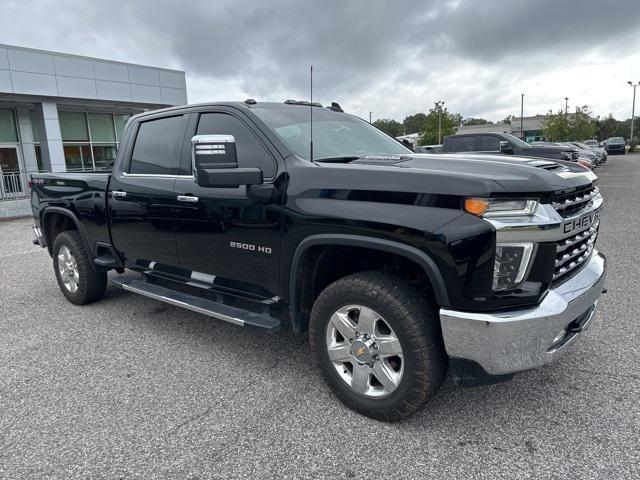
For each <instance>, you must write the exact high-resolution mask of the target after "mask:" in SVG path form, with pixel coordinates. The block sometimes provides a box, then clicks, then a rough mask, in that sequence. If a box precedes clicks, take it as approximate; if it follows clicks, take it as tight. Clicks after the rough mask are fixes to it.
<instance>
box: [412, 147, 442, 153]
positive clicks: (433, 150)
mask: <svg viewBox="0 0 640 480" xmlns="http://www.w3.org/2000/svg"><path fill="white" fill-rule="evenodd" d="M415 152H416V153H442V145H420V146H418V147H416V148H415Z"/></svg>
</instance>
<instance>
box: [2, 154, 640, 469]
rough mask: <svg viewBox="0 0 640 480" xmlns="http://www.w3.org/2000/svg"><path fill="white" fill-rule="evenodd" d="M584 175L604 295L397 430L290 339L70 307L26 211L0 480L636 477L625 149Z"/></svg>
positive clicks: (637, 204)
mask: <svg viewBox="0 0 640 480" xmlns="http://www.w3.org/2000/svg"><path fill="white" fill-rule="evenodd" d="M597 173H598V175H599V176H600V182H601V183H600V185H601V190H602V191H603V194H604V196H605V201H606V204H605V211H604V213H603V216H602V220H601V222H602V223H601V234H600V237H599V240H598V244H597V248H598V249H599V250H601V251H603V252H604V253H605V254H606V255H607V257H608V260H609V281H608V293H607V294H606V295H604V296H603V297H602V300H601V302H600V304H599V310H598V313H597V316H596V318H595V321H594V323H593V326H592V328H591V329H590V330H589V332H588V333H587V334H586V335H585V337H584V338H583V339H582V341H581V342H579V343H578V344H576V345H575V346H574V348H573V349H572V350H571V351H570V352H568V353H567V355H565V356H564V357H563V358H562V359H561V360H560V361H559V362H558V363H556V364H553V365H550V366H547V367H545V368H543V369H540V370H536V371H532V372H527V373H522V374H519V375H517V376H516V377H515V378H514V379H513V380H512V381H511V382H509V383H504V384H499V385H492V386H485V387H481V388H475V389H463V388H459V387H456V386H455V385H453V384H452V382H451V380H450V379H448V380H447V383H446V384H445V385H444V387H443V388H442V390H441V392H440V393H439V395H438V396H437V397H436V398H435V399H434V400H433V401H432V402H431V403H430V404H429V405H428V407H427V408H426V409H425V410H424V411H423V412H421V413H419V414H417V415H415V416H413V417H411V418H410V419H408V420H406V421H404V422H401V423H396V424H384V423H379V422H376V421H373V420H370V419H368V418H365V417H362V416H360V415H358V414H356V413H354V412H352V411H350V410H348V409H347V408H345V407H343V406H342V405H341V404H340V403H339V402H338V401H337V400H336V399H335V398H334V397H333V396H332V395H331V393H330V392H329V390H328V389H327V387H325V385H324V384H323V382H322V381H321V379H320V377H319V374H318V373H317V372H316V371H315V368H314V367H313V366H312V362H311V356H310V354H309V351H308V344H307V342H306V339H304V338H296V337H294V336H293V335H292V334H291V333H288V332H286V333H282V334H277V335H273V336H269V335H266V334H255V333H249V332H244V331H243V330H242V329H240V328H238V327H235V326H232V325H228V324H225V323H223V322H218V321H215V320H212V319H209V318H208V317H205V316H201V315H198V314H195V313H191V312H187V311H183V310H180V309H177V308H174V307H171V306H167V305H164V304H161V303H158V302H156V301H153V300H149V299H146V298H143V297H140V296H136V295H133V294H129V293H125V292H122V291H120V290H118V289H117V288H115V287H113V286H111V287H110V288H109V291H108V293H107V296H106V297H105V299H104V300H102V301H101V302H99V303H97V304H94V305H91V306H86V307H77V306H74V305H72V304H70V303H69V302H67V301H66V300H65V298H64V297H63V296H62V294H61V293H60V291H59V289H58V286H57V284H56V281H55V277H54V274H53V270H52V266H51V259H50V258H49V256H48V255H47V253H46V251H44V250H42V249H40V248H39V247H35V246H33V245H32V244H31V231H30V225H31V221H30V220H28V219H26V220H15V221H8V222H2V223H0V286H1V288H0V478H7V479H19V478H64V479H71V478H83V479H84V478H109V479H125V478H126V479H130V478H144V479H152V478H183V479H186V478H189V479H196V478H199V479H204V478H225V479H226V478H279V479H282V478H347V479H348V478H356V479H360V478H362V479H371V478H438V479H443V478H492V479H493V478H535V479H539V478H584V479H587V478H593V479H602V478H639V477H640V348H639V347H638V344H639V342H640V320H639V317H638V313H637V312H638V311H640V294H639V293H638V285H640V268H639V264H640V253H639V252H640V222H639V221H638V218H640V154H636V155H626V156H612V157H610V159H609V162H608V164H607V165H606V166H605V167H604V168H602V169H600V170H598V171H597Z"/></svg>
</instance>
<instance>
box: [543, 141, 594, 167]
mask: <svg viewBox="0 0 640 480" xmlns="http://www.w3.org/2000/svg"><path fill="white" fill-rule="evenodd" d="M531 146H532V147H534V148H550V147H557V148H564V149H568V148H574V149H575V150H576V151H577V158H575V159H574V160H573V161H575V162H576V163H578V164H579V165H582V166H583V167H585V168H588V169H589V170H592V169H593V168H594V167H595V166H596V165H597V163H598V162H597V158H596V156H595V155H594V154H593V153H592V152H591V150H590V149H586V150H584V149H579V148H578V147H576V146H575V145H572V144H570V143H568V142H543V141H535V142H531Z"/></svg>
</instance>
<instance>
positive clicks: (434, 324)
mask: <svg viewBox="0 0 640 480" xmlns="http://www.w3.org/2000/svg"><path fill="white" fill-rule="evenodd" d="M309 338H310V344H311V348H312V350H313V354H314V358H315V361H316V364H317V365H318V367H319V369H320V371H321V372H322V375H323V377H324V378H325V380H326V381H327V383H328V384H329V386H330V387H331V388H332V390H333V391H334V393H335V394H336V396H337V397H338V398H340V400H341V401H342V402H343V403H345V404H346V405H347V406H348V407H350V408H352V409H353V410H356V411H358V412H360V413H362V414H364V415H367V416H369V417H372V418H376V419H378V420H385V421H394V420H400V419H402V418H404V417H406V416H408V415H411V414H412V413H414V412H415V411H416V410H418V409H420V408H421V407H422V406H424V404H425V403H426V402H427V401H428V400H429V399H430V398H431V397H432V396H433V395H434V394H435V392H436V391H437V389H438V387H439V386H440V385H441V383H442V380H443V378H444V375H445V372H446V369H447V357H446V354H445V351H444V346H443V343H442V335H441V332H440V326H439V322H438V320H437V316H436V314H435V311H434V309H433V308H432V307H431V306H430V305H429V304H428V302H427V301H426V300H425V299H424V298H423V297H422V296H420V295H419V293H418V292H417V291H416V290H415V289H414V288H412V287H411V286H409V285H407V284H406V283H405V282H403V281H402V280H401V279H398V278H396V277H393V276H391V275H387V274H383V273H380V272H363V273H356V274H353V275H350V276H348V277H345V278H342V279H340V280H338V281H336V282H334V283H332V284H331V285H329V286H328V287H327V288H326V289H325V290H324V291H323V292H322V293H321V294H320V296H319V297H318V299H317V300H316V302H315V304H314V306H313V311H312V313H311V319H310V324H309Z"/></svg>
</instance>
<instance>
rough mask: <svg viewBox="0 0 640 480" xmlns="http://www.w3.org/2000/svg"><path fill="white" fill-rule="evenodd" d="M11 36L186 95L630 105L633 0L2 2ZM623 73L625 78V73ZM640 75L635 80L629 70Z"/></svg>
mask: <svg viewBox="0 0 640 480" xmlns="http://www.w3.org/2000/svg"><path fill="white" fill-rule="evenodd" d="M0 16H2V18H11V19H12V21H11V22H7V23H6V24H5V25H4V29H3V35H4V37H3V40H2V41H4V42H7V43H13V44H19V45H24V46H31V47H35V48H44V49H51V50H60V51H65V52H70V53H78V54H83V55H90V56H98V57H106V58H112V59H116V60H124V61H130V62H134V63H143V64H153V65H158V66H167V67H175V68H181V69H184V70H185V71H186V72H187V82H188V83H187V85H188V90H189V92H188V93H189V98H190V100H191V101H194V102H195V101H207V100H224V99H236V100H237V99H242V98H246V97H254V98H257V99H258V100H284V99H286V98H307V97H308V87H309V77H308V73H309V71H308V70H309V65H310V64H313V65H314V83H315V92H316V98H318V99H320V100H321V101H323V102H325V103H326V102H329V101H331V100H336V101H339V102H340V103H341V104H342V105H343V106H344V107H346V108H348V109H349V110H350V111H353V112H354V113H356V114H359V115H361V116H363V117H368V112H369V111H373V112H374V117H376V118H378V117H395V118H399V119H401V118H402V117H403V116H405V115H407V114H410V113H413V112H415V111H419V110H423V111H424V110H426V109H427V108H428V107H429V106H430V105H433V102H434V101H436V100H440V99H442V100H445V101H446V102H447V105H448V107H449V109H450V110H451V111H456V112H460V113H462V114H463V115H464V116H483V117H486V118H490V119H494V120H495V119H500V118H504V116H506V115H507V114H512V113H518V111H519V105H520V93H521V92H525V93H526V96H525V106H526V107H525V108H526V113H530V114H534V113H544V112H546V111H548V110H549V109H554V110H556V109H557V108H558V107H559V106H560V104H561V103H562V102H563V99H564V97H565V96H568V97H570V103H571V105H582V104H590V105H592V106H593V108H594V110H595V112H596V113H599V114H606V113H608V112H609V111H612V112H613V113H614V114H616V115H617V116H620V117H623V116H625V115H626V116H629V112H626V110H628V108H627V106H628V104H629V103H630V98H627V97H630V92H629V91H628V90H629V89H628V87H626V86H625V85H626V80H629V79H631V77H630V75H634V74H635V75H636V76H637V75H640V72H638V71H637V70H634V69H633V68H632V67H633V65H634V64H635V65H638V62H639V60H640V58H639V57H640V53H639V52H640V48H639V47H640V35H638V25H640V10H639V9H638V8H637V0H619V1H616V2H601V1H595V0H584V1H581V2H575V1H571V0H554V1H551V0H537V1H535V2H531V1H528V0H512V1H510V2H504V1H488V0H486V1H482V2H477V1H470V0H467V1H464V0H459V1H446V2H443V1H435V0H434V1H420V0H396V1H395V2H372V1H370V0H368V1H365V0H350V1H347V2H345V1H338V0H324V1H322V2H315V1H306V2H305V1H301V2H294V1H291V0H271V1H268V2H256V1H249V0H216V1H200V2H195V1H192V2H176V1H168V0H157V1H152V0H147V1H136V2H130V1H121V0H118V1H111V2H89V1H80V0H56V1H53V0H41V1H36V0H20V1H15V0H8V1H7V0H5V1H4V2H3V4H2V6H0ZM627 77H629V78H627ZM636 80H640V78H638V79H636Z"/></svg>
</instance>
